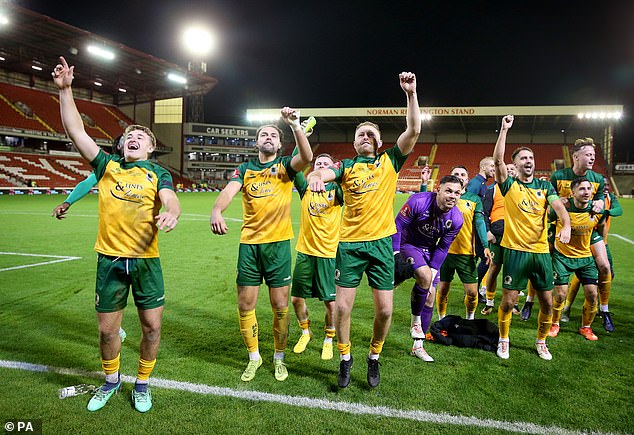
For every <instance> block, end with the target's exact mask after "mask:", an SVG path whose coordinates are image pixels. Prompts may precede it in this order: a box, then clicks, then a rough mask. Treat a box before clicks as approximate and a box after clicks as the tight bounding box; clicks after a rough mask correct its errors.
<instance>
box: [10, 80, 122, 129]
mask: <svg viewBox="0 0 634 435" xmlns="http://www.w3.org/2000/svg"><path fill="white" fill-rule="evenodd" d="M0 100H1V102H2V103H1V104H0V124H2V125H4V126H7V127H15V128H23V129H27V130H35V131H45V132H51V133H59V134H65V133H64V127H63V126H62V123H61V118H60V116H59V100H58V99H57V95H55V94H52V93H48V92H45V91H41V90H36V89H30V88H25V87H22V86H16V85H10V84H7V83H0ZM75 101H76V104H77V108H78V109H79V112H80V113H82V114H83V115H84V116H82V118H83V119H84V124H85V125H86V131H87V132H88V134H89V135H90V136H92V137H95V138H98V139H105V140H112V139H113V138H115V137H117V136H118V135H120V134H121V132H122V131H123V130H124V129H125V128H126V127H127V126H128V125H129V124H133V121H132V120H131V119H129V118H128V117H127V116H126V115H125V114H124V113H123V112H121V111H120V110H119V109H118V108H117V107H115V106H108V105H106V104H101V103H97V102H93V101H87V100H81V99H76V100H75ZM18 103H22V104H24V105H26V106H27V107H28V108H29V109H30V110H31V111H32V118H29V117H27V116H26V115H25V114H24V113H23V111H22V110H20V107H18Z"/></svg>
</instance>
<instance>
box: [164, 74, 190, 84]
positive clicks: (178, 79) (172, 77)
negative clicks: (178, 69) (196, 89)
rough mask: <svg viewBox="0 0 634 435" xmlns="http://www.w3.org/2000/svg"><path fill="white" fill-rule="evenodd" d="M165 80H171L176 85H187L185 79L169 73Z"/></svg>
mask: <svg viewBox="0 0 634 435" xmlns="http://www.w3.org/2000/svg"><path fill="white" fill-rule="evenodd" d="M167 79H168V80H171V81H173V82H176V83H180V84H181V85H186V84H187V78H185V77H183V76H182V75H180V74H176V73H169V74H167Z"/></svg>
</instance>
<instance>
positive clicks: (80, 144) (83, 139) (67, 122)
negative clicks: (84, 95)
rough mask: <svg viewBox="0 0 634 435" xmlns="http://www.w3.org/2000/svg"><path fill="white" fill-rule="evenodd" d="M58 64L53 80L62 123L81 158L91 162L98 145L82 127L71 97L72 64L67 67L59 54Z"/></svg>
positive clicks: (82, 123)
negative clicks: (56, 88)
mask: <svg viewBox="0 0 634 435" xmlns="http://www.w3.org/2000/svg"><path fill="white" fill-rule="evenodd" d="M59 62H60V63H59V64H58V65H57V66H56V67H55V70H53V73H52V75H53V82H54V83H55V85H56V86H57V87H58V89H59V109H60V113H61V116H62V124H64V129H65V130H66V134H67V135H68V137H69V138H70V140H71V141H72V142H73V143H74V144H75V146H76V147H77V150H78V151H79V153H80V154H81V155H82V157H83V158H85V159H86V160H88V161H89V162H92V161H93V160H94V159H95V157H97V154H98V153H99V147H98V146H97V144H96V143H95V141H94V140H92V138H91V137H90V136H88V133H86V129H85V128H84V121H82V119H81V116H80V115H79V111H78V110H77V106H76V105H75V100H74V98H73V90H72V88H71V85H72V83H73V72H74V70H75V67H74V66H71V67H69V66H68V63H66V59H64V58H63V57H61V56H60V58H59Z"/></svg>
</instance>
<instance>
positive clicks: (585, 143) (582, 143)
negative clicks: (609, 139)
mask: <svg viewBox="0 0 634 435" xmlns="http://www.w3.org/2000/svg"><path fill="white" fill-rule="evenodd" d="M583 147H592V148H595V145H594V139H592V138H591V137H582V138H579V139H577V140H576V141H575V144H574V145H573V146H572V153H573V154H574V153H576V152H577V151H579V150H580V149H581V148H583Z"/></svg>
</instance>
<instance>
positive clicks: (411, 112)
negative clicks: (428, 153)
mask: <svg viewBox="0 0 634 435" xmlns="http://www.w3.org/2000/svg"><path fill="white" fill-rule="evenodd" d="M398 77H399V80H400V83H401V89H403V91H404V92H405V95H407V117H406V118H405V119H406V121H407V128H406V129H405V131H404V132H403V133H401V135H400V136H399V137H398V139H397V141H396V145H397V146H398V148H399V150H401V154H403V155H404V156H406V155H408V154H409V153H411V152H412V150H413V149H414V145H416V140H418V135H419V134H420V107H419V106H418V95H417V94H416V74H414V73H411V72H402V73H400V74H399V76H398Z"/></svg>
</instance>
